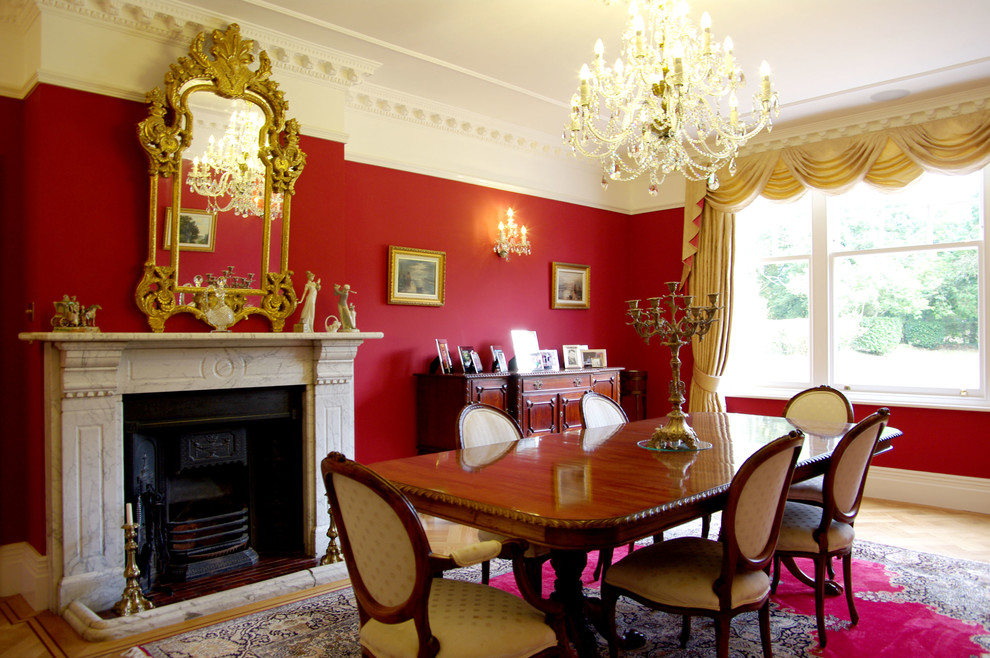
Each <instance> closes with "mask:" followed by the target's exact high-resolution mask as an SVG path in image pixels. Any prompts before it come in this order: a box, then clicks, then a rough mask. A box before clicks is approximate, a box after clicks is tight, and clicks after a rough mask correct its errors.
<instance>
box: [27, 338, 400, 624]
mask: <svg viewBox="0 0 990 658" xmlns="http://www.w3.org/2000/svg"><path fill="white" fill-rule="evenodd" d="M382 337H383V334H382V333H380V332H355V333H338V334H328V333H226V334H219V333H173V334H168V333H160V334H154V333H69V332H64V333H63V332H59V333H54V332H53V333H25V334H21V335H20V338H21V339H23V340H27V341H41V342H44V345H45V409H46V414H47V418H46V428H45V440H46V465H45V468H46V473H47V488H48V489H47V500H46V514H47V519H48V523H47V528H48V538H47V556H46V557H47V560H48V576H49V583H50V590H51V591H50V597H49V600H50V602H51V605H50V608H51V609H52V610H53V611H55V612H57V613H59V614H61V615H62V616H63V617H64V618H65V619H66V620H67V621H68V622H69V623H70V624H71V625H72V627H73V628H74V629H75V630H76V631H77V632H78V633H80V635H82V636H83V637H84V638H85V639H87V640H90V641H99V640H108V639H117V638H121V637H126V636H128V635H133V634H136V633H140V632H143V631H146V630H150V629H152V628H159V627H161V626H163V625H167V624H171V623H177V622H179V621H183V620H186V619H189V618H193V617H197V616H200V615H204V614H209V613H211V612H216V611H219V610H226V609H229V608H231V607H235V606H238V605H244V604H246V603H250V602H252V601H258V600H264V599H266V598H271V597H274V596H279V595H282V594H286V593H289V592H292V591H296V590H300V589H305V588H307V587H313V586H315V585H319V584H323V583H329V582H334V581H337V580H341V579H343V578H346V576H347V571H346V569H345V567H344V565H343V563H337V564H331V565H326V566H320V567H316V568H315V569H310V570H306V571H302V572H298V573H296V574H290V575H288V576H283V577H281V578H274V579H271V580H268V581H264V582H262V583H257V584H255V585H248V586H245V587H240V588H237V589H235V590H230V591H228V592H219V593H216V594H210V595H208V596H204V597H200V598H197V599H192V600H189V601H184V602H181V603H176V604H173V605H168V606H164V607H162V608H157V609H154V610H148V611H145V612H141V613H138V614H136V615H131V616H128V617H120V618H116V619H110V620H105V619H102V618H100V617H99V616H98V615H97V614H96V612H94V611H100V610H106V609H109V608H110V607H112V606H113V604H114V603H116V602H117V601H118V600H120V598H121V595H122V593H123V588H124V575H123V570H124V536H123V530H121V527H120V526H121V525H122V524H123V522H124V493H123V492H124V486H123V480H124V459H123V457H124V454H123V452H124V447H123V446H124V423H123V418H124V416H123V396H124V395H125V394H129V393H154V392H166V391H197V390H203V391H206V390H215V389H236V388H260V387H273V386H299V385H304V386H305V387H306V390H305V394H304V399H303V416H304V417H303V472H304V473H305V474H306V475H305V478H304V481H303V500H302V501H301V504H302V506H303V514H304V524H303V525H304V532H305V538H304V541H305V548H306V551H307V554H310V555H314V556H316V555H323V554H324V553H325V552H326V548H327V542H328V539H327V536H326V533H327V529H328V527H329V521H330V517H329V514H328V512H327V506H326V496H325V492H324V490H323V483H322V482H321V480H320V476H319V462H320V460H321V459H322V458H323V457H324V456H325V455H326V454H327V453H328V452H329V451H331V450H338V451H340V452H343V453H344V454H346V455H348V456H351V457H353V456H354V359H355V357H356V356H357V350H358V346H360V345H361V343H363V342H364V341H365V340H369V339H379V338H382Z"/></svg>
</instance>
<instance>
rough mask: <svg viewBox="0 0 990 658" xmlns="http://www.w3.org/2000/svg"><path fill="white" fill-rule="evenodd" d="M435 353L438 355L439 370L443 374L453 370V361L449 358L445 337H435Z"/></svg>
mask: <svg viewBox="0 0 990 658" xmlns="http://www.w3.org/2000/svg"><path fill="white" fill-rule="evenodd" d="M437 355H438V356H439V357H440V372H442V373H443V374H445V375H449V374H450V373H452V372H454V362H453V361H451V359H450V349H449V348H448V347H447V339H446V338H437Z"/></svg>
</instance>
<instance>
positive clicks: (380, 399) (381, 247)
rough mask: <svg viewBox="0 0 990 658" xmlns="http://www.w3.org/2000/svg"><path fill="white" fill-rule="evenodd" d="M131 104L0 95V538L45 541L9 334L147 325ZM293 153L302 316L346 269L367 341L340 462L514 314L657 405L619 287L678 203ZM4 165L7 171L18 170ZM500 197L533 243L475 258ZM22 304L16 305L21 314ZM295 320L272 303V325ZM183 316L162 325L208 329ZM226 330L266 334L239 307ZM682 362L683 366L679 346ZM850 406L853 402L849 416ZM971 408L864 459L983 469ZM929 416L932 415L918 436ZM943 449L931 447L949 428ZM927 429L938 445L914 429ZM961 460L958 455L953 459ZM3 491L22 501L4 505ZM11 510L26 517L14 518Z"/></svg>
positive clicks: (38, 391)
mask: <svg viewBox="0 0 990 658" xmlns="http://www.w3.org/2000/svg"><path fill="white" fill-rule="evenodd" d="M144 116H145V108H144V105H143V104H141V103H134V102H129V101H122V100H117V99H112V98H107V97H103V96H99V95H95V94H89V93H85V92H78V91H73V90H68V89H63V88H60V87H53V86H49V85H39V86H38V87H37V88H36V89H35V90H34V91H33V92H32V93H31V94H30V95H29V96H28V97H27V98H26V99H25V100H24V101H15V100H10V99H3V98H0V121H2V122H3V125H5V126H10V128H11V129H10V130H7V131H6V133H5V137H4V139H3V140H0V209H2V213H3V215H2V219H3V230H2V231H0V255H2V257H3V261H2V263H0V272H2V274H3V279H4V281H5V282H7V290H6V291H5V303H4V304H0V308H2V309H3V310H2V313H3V320H4V321H3V324H2V326H3V327H4V331H3V334H2V341H3V342H2V347H3V352H2V358H3V361H2V371H3V372H4V373H5V375H6V376H5V377H4V384H3V386H4V390H3V397H2V401H0V404H2V412H3V417H4V428H3V430H2V432H0V454H2V455H3V458H2V460H0V501H2V502H0V545H4V544H7V543H12V542H18V541H28V542H30V543H31V544H32V545H33V546H34V547H35V548H36V549H37V550H39V551H42V552H44V550H45V510H44V498H45V486H44V472H45V471H44V425H43V418H44V409H43V404H44V402H43V386H42V359H41V355H42V346H41V345H38V344H26V343H24V342H22V341H19V340H18V339H17V337H16V336H17V333H18V332H23V331H46V330H48V328H49V320H50V319H51V317H52V314H53V309H52V306H51V303H52V301H54V300H56V299H61V297H62V295H64V294H69V295H76V296H77V297H78V298H79V301H80V302H82V303H85V304H93V303H98V304H100V305H101V306H102V307H103V308H102V310H101V311H100V312H99V314H98V316H97V322H98V324H99V326H100V327H101V328H102V330H103V331H148V330H149V328H148V324H147V321H146V319H145V317H144V315H143V314H142V313H140V311H139V310H138V309H137V306H136V305H135V303H134V289H135V286H136V284H137V282H138V280H139V278H140V276H141V272H142V266H143V263H144V259H145V254H146V250H147V246H146V240H147V236H146V233H147V220H146V216H145V213H146V204H147V194H148V179H147V175H146V170H147V161H146V156H145V155H144V152H143V150H142V149H141V147H140V145H139V143H138V141H137V137H136V125H137V123H138V122H139V121H141V120H142V119H143V118H144ZM302 148H303V150H304V151H305V152H306V153H307V156H308V157H307V163H306V168H305V171H304V173H303V175H302V177H301V178H300V179H299V181H298V184H297V186H296V190H297V194H296V196H295V197H294V198H293V200H292V236H291V238H292V239H291V250H290V259H289V264H290V268H291V269H293V270H294V271H295V281H296V286H297V292H301V286H302V282H303V281H304V280H305V271H306V270H312V271H313V272H314V273H316V275H317V277H319V278H321V279H322V284H323V289H322V291H321V292H320V295H319V297H318V300H317V305H316V317H317V322H316V324H317V327H319V326H321V325H322V321H323V318H324V317H325V316H326V315H329V314H331V313H332V314H336V297H335V295H334V294H333V284H334V283H349V284H350V285H351V286H352V288H353V289H354V290H355V291H356V294H355V295H353V296H352V297H351V300H352V301H354V302H355V304H356V308H357V319H358V327H359V328H361V329H363V330H367V331H382V332H384V334H385V337H384V339H382V340H372V341H368V342H366V343H365V344H364V345H363V346H362V347H361V348H360V350H359V351H358V358H357V362H356V364H355V372H356V376H355V379H356V409H355V412H356V417H355V426H356V437H357V457H358V459H360V460H363V461H366V462H372V461H377V460H381V459H387V458H391V457H398V456H403V455H409V454H412V453H413V451H414V445H415V436H414V430H415V407H414V405H415V400H414V397H415V395H414V382H413V379H414V378H413V376H412V375H413V373H415V372H423V371H425V370H426V368H427V367H428V365H429V363H430V361H431V360H432V359H433V357H434V355H435V344H434V339H435V338H446V339H447V340H448V341H449V342H450V344H451V345H457V344H470V345H474V346H475V348H476V349H478V350H479V351H481V352H482V354H483V355H484V357H483V359H484V361H485V363H486V366H487V364H488V361H489V356H488V353H487V349H488V346H489V345H490V344H493V343H496V344H501V345H503V347H505V349H506V351H507V356H509V357H511V356H512V348H511V341H510V340H509V331H510V330H511V329H514V328H523V329H532V330H535V331H536V332H537V334H538V336H539V340H540V344H541V347H545V348H556V349H558V350H559V349H560V346H561V345H563V344H565V343H587V344H588V345H589V346H592V347H602V348H606V349H607V350H608V358H609V364H610V365H619V366H624V367H626V368H634V369H638V370H645V371H647V372H648V373H649V398H648V411H649V413H650V414H651V415H658V414H663V413H665V412H666V411H667V410H668V409H669V403H668V402H667V400H666V398H667V390H666V388H667V387H666V382H667V380H668V378H669V372H670V368H669V358H670V357H669V353H668V352H667V350H666V349H665V348H663V347H662V346H661V345H659V344H658V343H654V344H653V345H650V346H647V345H645V344H644V343H643V341H642V340H641V339H639V338H638V337H636V336H635V334H634V333H633V331H632V329H630V328H629V327H626V326H625V320H624V315H623V313H624V309H625V304H624V300H626V299H631V298H644V297H647V296H653V295H656V294H659V293H662V292H663V290H664V286H663V282H665V281H668V280H676V279H678V278H679V276H680V272H681V267H680V263H679V257H680V239H681V212H680V210H672V211H663V212H655V213H648V214H643V215H637V216H633V217H629V216H626V215H620V214H616V213H612V212H608V211H603V210H596V209H592V208H585V207H582V206H575V205H572V204H567V203H562V202H558V201H552V200H548V199H541V198H537V197H532V196H526V195H522V194H517V193H511V192H503V191H499V190H494V189H490V188H484V187H479V186H474V185H469V184H466V183H460V182H454V181H449V180H443V179H437V178H431V177H428V176H422V175H417V174H410V173H405V172H400V171H395V170H389V169H384V168H381V167H375V166H370V165H364V164H357V163H352V162H346V161H345V160H344V146H343V145H342V144H339V143H335V142H330V141H326V140H321V139H316V138H311V137H304V138H303V140H302ZM22 171H23V174H22ZM509 206H511V207H512V208H514V209H515V210H516V212H517V217H518V220H519V221H520V222H521V223H523V224H525V225H526V226H527V227H528V228H529V231H530V236H531V239H532V242H533V253H532V255H530V256H516V257H513V258H512V259H511V260H510V261H508V262H506V261H503V260H501V259H499V258H497V257H496V256H495V255H494V254H493V253H492V243H493V241H494V237H495V232H496V226H497V224H498V221H499V219H500V218H502V217H503V215H504V212H505V209H506V208H507V207H509ZM389 245H396V246H402V247H414V248H421V249H433V250H440V251H444V252H446V255H447V272H446V304H445V305H444V306H443V307H439V308H434V307H418V306H403V305H390V304H388V303H387V302H386V299H387V293H386V276H387V254H388V246H389ZM552 261H561V262H570V263H581V264H587V265H590V266H591V309H590V310H552V309H551V308H550V263H551V262H552ZM31 303H34V307H35V314H34V317H33V319H32V318H30V317H29V316H28V315H27V314H26V313H25V312H24V311H25V309H27V308H28V307H29V305H30V304H31ZM297 319H298V315H297V316H295V317H293V318H290V320H289V323H288V324H289V325H290V326H291V324H292V323H293V322H295V321H296V320H297ZM208 329H209V327H207V326H206V325H205V324H202V323H200V322H197V321H195V320H193V319H192V318H190V317H188V316H178V317H176V318H172V319H170V320H169V321H168V322H167V323H166V330H167V331H169V332H176V331H207V330H208ZM234 330H236V331H269V330H270V329H269V324H268V322H267V321H265V320H263V319H261V318H259V317H257V316H254V317H252V318H249V319H248V320H246V321H243V322H241V323H239V324H238V325H236V326H235V327H234ZM684 352H685V353H684V354H682V359H683V361H684V365H683V367H682V372H683V374H684V378H685V380H686V381H687V380H689V379H690V372H691V360H690V351H689V350H685V351H684ZM782 407H783V402H782V401H780V402H776V403H774V402H770V403H766V402H761V401H755V400H739V399H733V400H730V410H732V411H747V412H760V411H768V412H769V413H775V414H776V413H779V412H780V410H781V409H782ZM867 411H869V410H868V409H866V408H865V407H864V408H857V416H859V415H860V414H864V413H866V412H867ZM985 418H986V415H985V414H983V413H979V412H943V411H930V410H923V409H895V410H893V419H894V421H893V424H894V425H895V426H897V427H900V428H901V429H903V430H905V434H906V436H905V438H904V439H902V440H901V441H900V442H899V443H898V446H897V448H898V449H896V450H894V451H893V452H892V453H891V454H890V455H885V456H884V457H883V458H882V459H881V460H879V461H878V463H881V464H883V465H888V466H897V467H901V468H910V469H916V470H930V471H933V472H939V473H951V474H958V475H973V476H979V477H985V476H986V475H987V473H988V472H990V469H988V468H987V459H988V454H990V449H988V448H987V447H986V442H985V441H983V433H982V432H981V424H980V421H982V420H983V419H985ZM932 427H945V428H948V429H947V430H946V431H944V432H941V433H939V434H935V433H933V432H932V431H931V428H932ZM949 430H951V431H952V434H951V439H952V440H954V441H957V442H959V443H958V444H957V445H956V447H955V449H952V450H948V449H944V448H943V447H942V446H943V445H944V442H946V441H948V440H949V439H950V434H949ZM930 440H934V441H937V442H939V448H940V449H938V450H932V449H931V448H929V447H926V446H925V445H924V444H922V442H923V441H930ZM961 454H965V455H967V459H965V460H963V459H959V455H961ZM12 501H17V502H20V501H26V502H25V504H24V505H18V504H16V503H15V502H12ZM25 512H26V513H25Z"/></svg>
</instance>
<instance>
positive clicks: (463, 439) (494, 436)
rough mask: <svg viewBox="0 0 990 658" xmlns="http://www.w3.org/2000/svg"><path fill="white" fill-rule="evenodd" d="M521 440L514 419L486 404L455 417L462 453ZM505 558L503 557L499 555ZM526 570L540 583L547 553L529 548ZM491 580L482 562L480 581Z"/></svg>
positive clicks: (482, 533)
mask: <svg viewBox="0 0 990 658" xmlns="http://www.w3.org/2000/svg"><path fill="white" fill-rule="evenodd" d="M521 438H523V434H522V430H521V429H520V428H519V424H518V423H517V422H516V419H515V418H513V417H512V416H510V415H509V414H508V413H507V412H505V411H503V410H502V409H499V408H498V407H493V406H491V405H488V404H481V403H478V402H474V403H470V404H467V405H465V406H464V408H462V409H461V412H460V413H459V414H458V415H457V443H458V447H459V448H461V449H462V450H463V449H465V448H482V447H489V448H490V447H493V446H496V445H498V444H505V443H509V442H513V441H518V440H519V439H521ZM478 538H479V539H482V540H495V541H501V540H504V539H505V536H504V535H498V534H495V533H493V532H488V531H487V530H479V531H478ZM502 557H505V556H502ZM524 557H525V558H526V569H527V570H528V571H529V573H530V576H531V577H532V578H533V579H534V581H535V582H536V583H539V582H540V574H539V572H540V569H541V568H542V565H543V563H544V562H546V561H547V560H548V559H549V558H550V550H549V549H547V548H545V547H542V546H535V545H532V544H531V545H530V546H529V548H527V549H526V553H525V555H524ZM490 578H491V563H490V561H487V560H486V561H485V562H483V563H482V565H481V582H482V583H485V584H487V583H488V581H489V579H490Z"/></svg>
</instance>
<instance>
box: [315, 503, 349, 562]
mask: <svg viewBox="0 0 990 658" xmlns="http://www.w3.org/2000/svg"><path fill="white" fill-rule="evenodd" d="M327 512H329V513H330V527H328V528H327V537H329V538H330V543H329V544H327V552H326V554H325V555H324V556H323V557H322V558H321V559H320V564H321V565H324V564H333V563H334V562H343V560H344V556H342V555H341V554H340V547H338V546H337V524H336V523H334V522H333V510H331V509H330V508H329V507H328V508H327Z"/></svg>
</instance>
